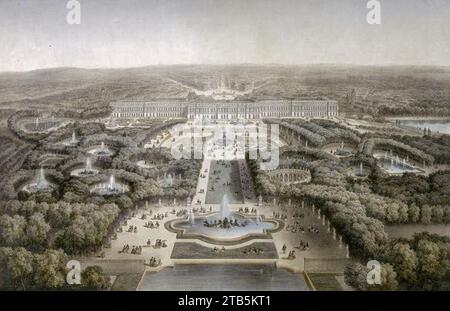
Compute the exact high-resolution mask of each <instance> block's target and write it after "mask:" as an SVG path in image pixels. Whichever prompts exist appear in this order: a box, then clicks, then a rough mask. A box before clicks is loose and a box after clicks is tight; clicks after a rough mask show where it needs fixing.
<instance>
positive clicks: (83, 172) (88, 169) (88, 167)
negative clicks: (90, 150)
mask: <svg viewBox="0 0 450 311" xmlns="http://www.w3.org/2000/svg"><path fill="white" fill-rule="evenodd" d="M85 163H86V164H85V166H84V168H79V169H75V170H73V171H72V172H71V173H70V175H72V176H81V177H86V176H92V175H95V174H97V173H98V170H96V169H94V168H92V160H91V158H90V157H87V158H86V162H85Z"/></svg>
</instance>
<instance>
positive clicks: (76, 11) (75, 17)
mask: <svg viewBox="0 0 450 311" xmlns="http://www.w3.org/2000/svg"><path fill="white" fill-rule="evenodd" d="M66 8H67V9H68V10H69V12H67V15H66V21H67V24H69V25H80V24H81V3H80V1H78V0H69V1H67V4H66Z"/></svg>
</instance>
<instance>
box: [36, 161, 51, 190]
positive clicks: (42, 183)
mask: <svg viewBox="0 0 450 311" xmlns="http://www.w3.org/2000/svg"><path fill="white" fill-rule="evenodd" d="M36 188H37V190H38V191H45V190H47V189H48V188H49V184H48V181H47V180H46V179H45V174H44V169H43V168H42V167H41V170H40V172H39V175H38V181H37V183H36Z"/></svg>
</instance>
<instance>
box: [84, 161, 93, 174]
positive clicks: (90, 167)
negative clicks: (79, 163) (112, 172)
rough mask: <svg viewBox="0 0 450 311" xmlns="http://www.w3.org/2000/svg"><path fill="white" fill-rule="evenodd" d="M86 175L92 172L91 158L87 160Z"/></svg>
mask: <svg viewBox="0 0 450 311" xmlns="http://www.w3.org/2000/svg"><path fill="white" fill-rule="evenodd" d="M84 172H85V173H91V172H92V163H91V158H86V168H85V169H84Z"/></svg>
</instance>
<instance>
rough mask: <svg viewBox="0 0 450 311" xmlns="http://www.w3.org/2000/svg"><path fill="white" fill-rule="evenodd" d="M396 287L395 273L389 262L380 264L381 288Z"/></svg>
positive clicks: (390, 288)
mask: <svg viewBox="0 0 450 311" xmlns="http://www.w3.org/2000/svg"><path fill="white" fill-rule="evenodd" d="M397 288H398V282H397V273H396V272H395V270H394V267H392V266H391V265H390V264H388V263H387V264H382V265H381V287H380V288H379V289H381V290H396V289H397Z"/></svg>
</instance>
